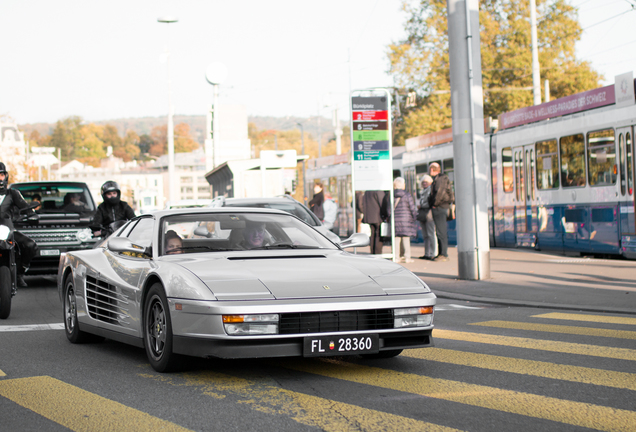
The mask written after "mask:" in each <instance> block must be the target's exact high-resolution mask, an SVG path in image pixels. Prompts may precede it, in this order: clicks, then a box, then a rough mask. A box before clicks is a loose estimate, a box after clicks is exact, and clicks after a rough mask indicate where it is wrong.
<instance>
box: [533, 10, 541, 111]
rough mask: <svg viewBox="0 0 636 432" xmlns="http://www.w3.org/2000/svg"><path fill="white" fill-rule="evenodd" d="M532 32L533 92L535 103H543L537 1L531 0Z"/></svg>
mask: <svg viewBox="0 0 636 432" xmlns="http://www.w3.org/2000/svg"><path fill="white" fill-rule="evenodd" d="M530 32H531V35H532V36H531V37H532V93H533V95H534V104H535V105H540V104H541V77H540V74H539V48H538V47H537V2H536V0H530Z"/></svg>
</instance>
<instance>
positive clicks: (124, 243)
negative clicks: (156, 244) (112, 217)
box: [108, 237, 146, 254]
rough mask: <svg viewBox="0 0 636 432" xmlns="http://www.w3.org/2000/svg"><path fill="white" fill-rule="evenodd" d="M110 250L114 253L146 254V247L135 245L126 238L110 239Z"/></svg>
mask: <svg viewBox="0 0 636 432" xmlns="http://www.w3.org/2000/svg"><path fill="white" fill-rule="evenodd" d="M108 249H110V250H111V251H113V252H133V253H142V254H145V253H146V248H145V247H143V246H139V245H137V244H134V243H133V242H131V241H130V240H129V239H127V238H126V237H111V238H110V239H108Z"/></svg>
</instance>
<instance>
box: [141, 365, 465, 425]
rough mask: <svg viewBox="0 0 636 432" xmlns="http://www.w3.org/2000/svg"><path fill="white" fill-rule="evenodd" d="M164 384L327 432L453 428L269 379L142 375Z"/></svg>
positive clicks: (202, 375) (224, 375)
mask: <svg viewBox="0 0 636 432" xmlns="http://www.w3.org/2000/svg"><path fill="white" fill-rule="evenodd" d="M140 375H141V376H143V377H145V378H150V379H154V380H157V381H159V382H161V383H162V384H172V385H175V386H183V385H187V386H192V387H195V388H197V389H198V390H200V391H201V392H202V393H204V394H206V395H208V396H210V397H213V398H215V399H222V398H224V397H226V395H227V394H232V395H234V396H238V397H239V398H241V400H240V401H239V403H242V404H247V405H249V406H250V407H251V408H253V409H255V410H257V411H260V412H264V413H269V414H275V415H285V416H288V417H289V418H291V419H293V420H294V421H296V422H298V423H300V424H303V425H307V426H314V427H317V428H319V429H320V430H325V431H334V432H339V431H350V430H363V431H365V430H369V431H377V430H391V431H402V430H414V431H440V432H451V431H456V430H457V429H452V428H449V427H445V426H440V425H436V424H432V423H427V422H424V421H420V420H415V419H411V418H407V417H402V416H398V415H395V414H390V413H385V412H382V411H375V410H372V409H367V408H361V407H358V406H355V405H350V404H347V403H342V402H337V401H333V400H330V399H325V398H321V397H318V396H311V395H307V394H304V393H298V392H295V391H291V390H286V389H281V388H280V387H278V386H276V385H272V384H270V382H271V381H270V380H269V379H263V378H256V379H249V380H248V379H244V378H238V377H233V376H230V375H226V374H222V373H216V372H201V373H188V374H183V375H172V376H166V375H161V376H159V375H150V374H140Z"/></svg>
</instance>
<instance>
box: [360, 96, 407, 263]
mask: <svg viewBox="0 0 636 432" xmlns="http://www.w3.org/2000/svg"><path fill="white" fill-rule="evenodd" d="M350 129H351V143H352V146H351V183H352V185H353V208H354V209H355V208H356V202H355V200H356V192H358V191H363V192H366V191H384V192H386V193H388V194H389V197H390V201H389V203H390V206H391V209H393V157H392V138H391V137H392V133H391V95H390V93H389V91H388V90H387V89H384V88H378V89H365V90H354V91H352V92H351V128H350ZM391 214H393V211H391ZM393 220H394V218H393V217H392V218H391V254H382V256H383V257H385V258H391V259H393V260H395V259H396V257H397V254H395V253H394V246H393V245H394V244H395V224H394V222H393ZM354 225H355V221H354Z"/></svg>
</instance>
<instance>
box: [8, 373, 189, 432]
mask: <svg viewBox="0 0 636 432" xmlns="http://www.w3.org/2000/svg"><path fill="white" fill-rule="evenodd" d="M0 396H3V397H5V398H7V399H9V400H12V401H13V402H15V403H17V404H18V405H21V406H23V407H25V408H27V409H30V410H31V411H33V412H35V413H38V414H40V415H41V416H42V417H45V418H47V419H49V420H51V421H54V422H55V423H58V424H60V425H62V426H64V427H67V428H68V429H70V430H73V431H76V432H84V431H103V432H110V431H112V432H120V431H132V430H134V431H141V432H144V431H147V432H155V431H158V430H161V431H168V432H182V431H188V430H189V429H185V428H182V427H181V426H178V425H176V424H174V423H170V422H169V421H166V420H161V419H159V418H157V417H153V416H151V415H150V414H146V413H144V412H141V411H138V410H136V409H133V408H128V407H127V406H125V405H122V404H120V403H118V402H114V401H111V400H109V399H106V398H104V397H101V396H97V395H95V394H93V393H90V392H87V391H85V390H82V389H80V388H77V387H75V386H72V385H70V384H66V383H64V382H62V381H60V380H57V379H55V378H51V377H48V376H40V377H31V378H17V379H10V380H5V381H0Z"/></svg>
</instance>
